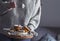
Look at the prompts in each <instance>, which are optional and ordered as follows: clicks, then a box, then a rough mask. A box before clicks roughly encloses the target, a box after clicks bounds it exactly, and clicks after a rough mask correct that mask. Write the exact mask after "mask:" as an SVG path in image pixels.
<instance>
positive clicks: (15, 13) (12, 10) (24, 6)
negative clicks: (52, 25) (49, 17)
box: [0, 0, 41, 41]
mask: <svg viewBox="0 0 60 41" xmlns="http://www.w3.org/2000/svg"><path fill="white" fill-rule="evenodd" d="M0 4H1V6H2V7H0V8H1V9H2V8H3V11H1V10H0V13H1V14H0V16H1V28H0V29H2V28H4V27H11V26H13V25H15V24H18V25H21V26H27V27H28V28H29V29H30V31H31V32H34V30H36V29H37V27H38V25H39V23H40V17H41V6H40V0H9V1H6V0H5V1H4V2H0ZM6 4H7V5H6ZM3 21H4V22H3ZM1 33H2V31H1ZM2 34H4V31H3V33H2ZM2 34H1V35H0V36H1V37H0V39H1V41H3V40H4V41H30V40H31V39H10V38H7V37H6V36H4V35H2ZM2 38H3V39H2ZM15 38H16V37H15Z"/></svg>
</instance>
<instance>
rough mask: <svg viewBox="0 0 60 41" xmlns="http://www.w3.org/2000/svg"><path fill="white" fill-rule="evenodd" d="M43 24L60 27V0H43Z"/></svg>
mask: <svg viewBox="0 0 60 41" xmlns="http://www.w3.org/2000/svg"><path fill="white" fill-rule="evenodd" d="M40 25H41V26H48V27H49V26H50V27H60V0H42V17H41V24H40Z"/></svg>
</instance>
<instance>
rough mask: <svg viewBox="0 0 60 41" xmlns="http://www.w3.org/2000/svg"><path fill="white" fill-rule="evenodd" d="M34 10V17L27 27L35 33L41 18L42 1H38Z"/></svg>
mask: <svg viewBox="0 0 60 41" xmlns="http://www.w3.org/2000/svg"><path fill="white" fill-rule="evenodd" d="M32 8H33V10H32V17H31V18H30V20H29V23H28V25H27V26H28V27H29V28H30V29H31V31H34V30H35V29H37V27H38V26H39V23H40V18H41V6H40V0H36V2H35V6H34V7H33V6H32Z"/></svg>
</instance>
